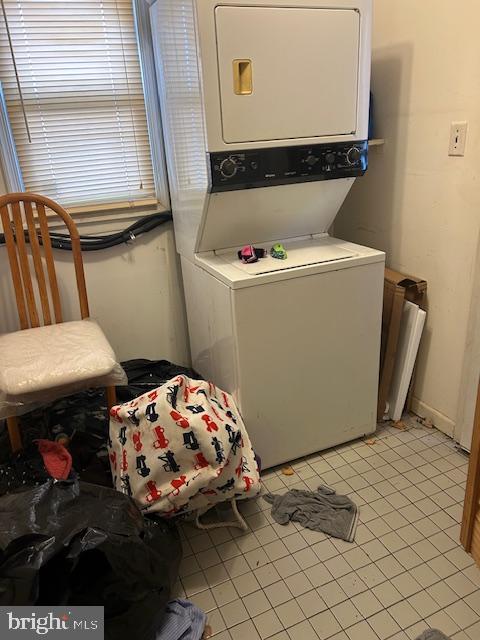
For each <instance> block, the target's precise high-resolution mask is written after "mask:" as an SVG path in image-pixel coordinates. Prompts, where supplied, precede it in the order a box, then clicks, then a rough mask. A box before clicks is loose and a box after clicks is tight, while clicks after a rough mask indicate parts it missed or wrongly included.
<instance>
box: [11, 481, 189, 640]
mask: <svg viewBox="0 0 480 640" xmlns="http://www.w3.org/2000/svg"><path fill="white" fill-rule="evenodd" d="M180 559H181V544H180V539H179V536H178V532H177V530H176V528H175V526H172V525H168V524H167V523H165V522H163V521H161V520H154V519H149V518H143V517H142V515H141V513H140V511H139V510H138V509H137V507H136V506H135V504H134V502H133V501H132V500H131V499H130V498H128V497H127V496H125V495H123V494H121V493H119V492H118V491H115V490H113V489H108V488H106V487H100V486H97V485H93V484H88V483H84V482H77V481H75V482H55V481H53V480H50V481H48V482H45V483H44V484H42V485H40V486H38V487H33V488H31V489H29V490H27V491H22V492H14V493H10V494H7V495H4V496H2V497H1V498H0V605H1V606H8V605H33V604H36V605H49V606H54V605H103V606H104V607H105V637H106V638H107V639H111V640H113V639H115V640H131V639H132V638H135V639H136V640H153V638H155V634H156V631H157V629H158V628H159V626H160V624H161V621H162V619H163V615H164V612H165V606H166V604H167V602H168V601H169V599H170V590H171V586H172V585H173V584H174V582H175V580H176V578H177V574H178V565H179V563H180Z"/></svg>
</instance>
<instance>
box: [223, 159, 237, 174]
mask: <svg viewBox="0 0 480 640" xmlns="http://www.w3.org/2000/svg"><path fill="white" fill-rule="evenodd" d="M237 169H238V166H237V163H236V162H235V160H233V159H232V158H231V157H229V158H225V160H222V162H221V163H220V173H221V174H222V176H223V177H224V178H233V176H234V175H235V174H236V173H237Z"/></svg>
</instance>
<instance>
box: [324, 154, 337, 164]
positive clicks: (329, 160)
mask: <svg viewBox="0 0 480 640" xmlns="http://www.w3.org/2000/svg"><path fill="white" fill-rule="evenodd" d="M325 161H326V163H327V164H335V162H336V161H337V156H336V155H335V154H334V153H332V152H330V153H326V154H325Z"/></svg>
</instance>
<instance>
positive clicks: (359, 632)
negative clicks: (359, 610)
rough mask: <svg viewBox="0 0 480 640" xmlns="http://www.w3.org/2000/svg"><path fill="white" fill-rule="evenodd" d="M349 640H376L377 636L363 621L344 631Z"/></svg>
mask: <svg viewBox="0 0 480 640" xmlns="http://www.w3.org/2000/svg"><path fill="white" fill-rule="evenodd" d="M346 633H347V636H348V638H349V640H378V636H377V634H376V633H375V632H374V631H373V629H372V627H370V625H369V624H368V623H367V622H365V621H363V622H359V623H358V624H355V625H354V626H353V627H350V628H349V629H347V631H346Z"/></svg>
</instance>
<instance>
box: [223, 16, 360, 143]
mask: <svg viewBox="0 0 480 640" xmlns="http://www.w3.org/2000/svg"><path fill="white" fill-rule="evenodd" d="M215 22H216V31H217V57H218V67H219V82H220V100H221V112H222V128H223V139H224V140H225V142H227V143H239V142H255V141H259V142H260V141H268V140H284V139H292V138H293V139H296V138H311V137H316V136H328V135H336V136H338V135H342V134H345V135H348V134H352V133H355V131H356V128H357V93H358V73H359V37H360V14H359V12H358V11H357V10H354V9H322V8H294V7H285V8H280V7H251V6H250V7H247V6H219V7H217V8H216V10H215Z"/></svg>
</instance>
